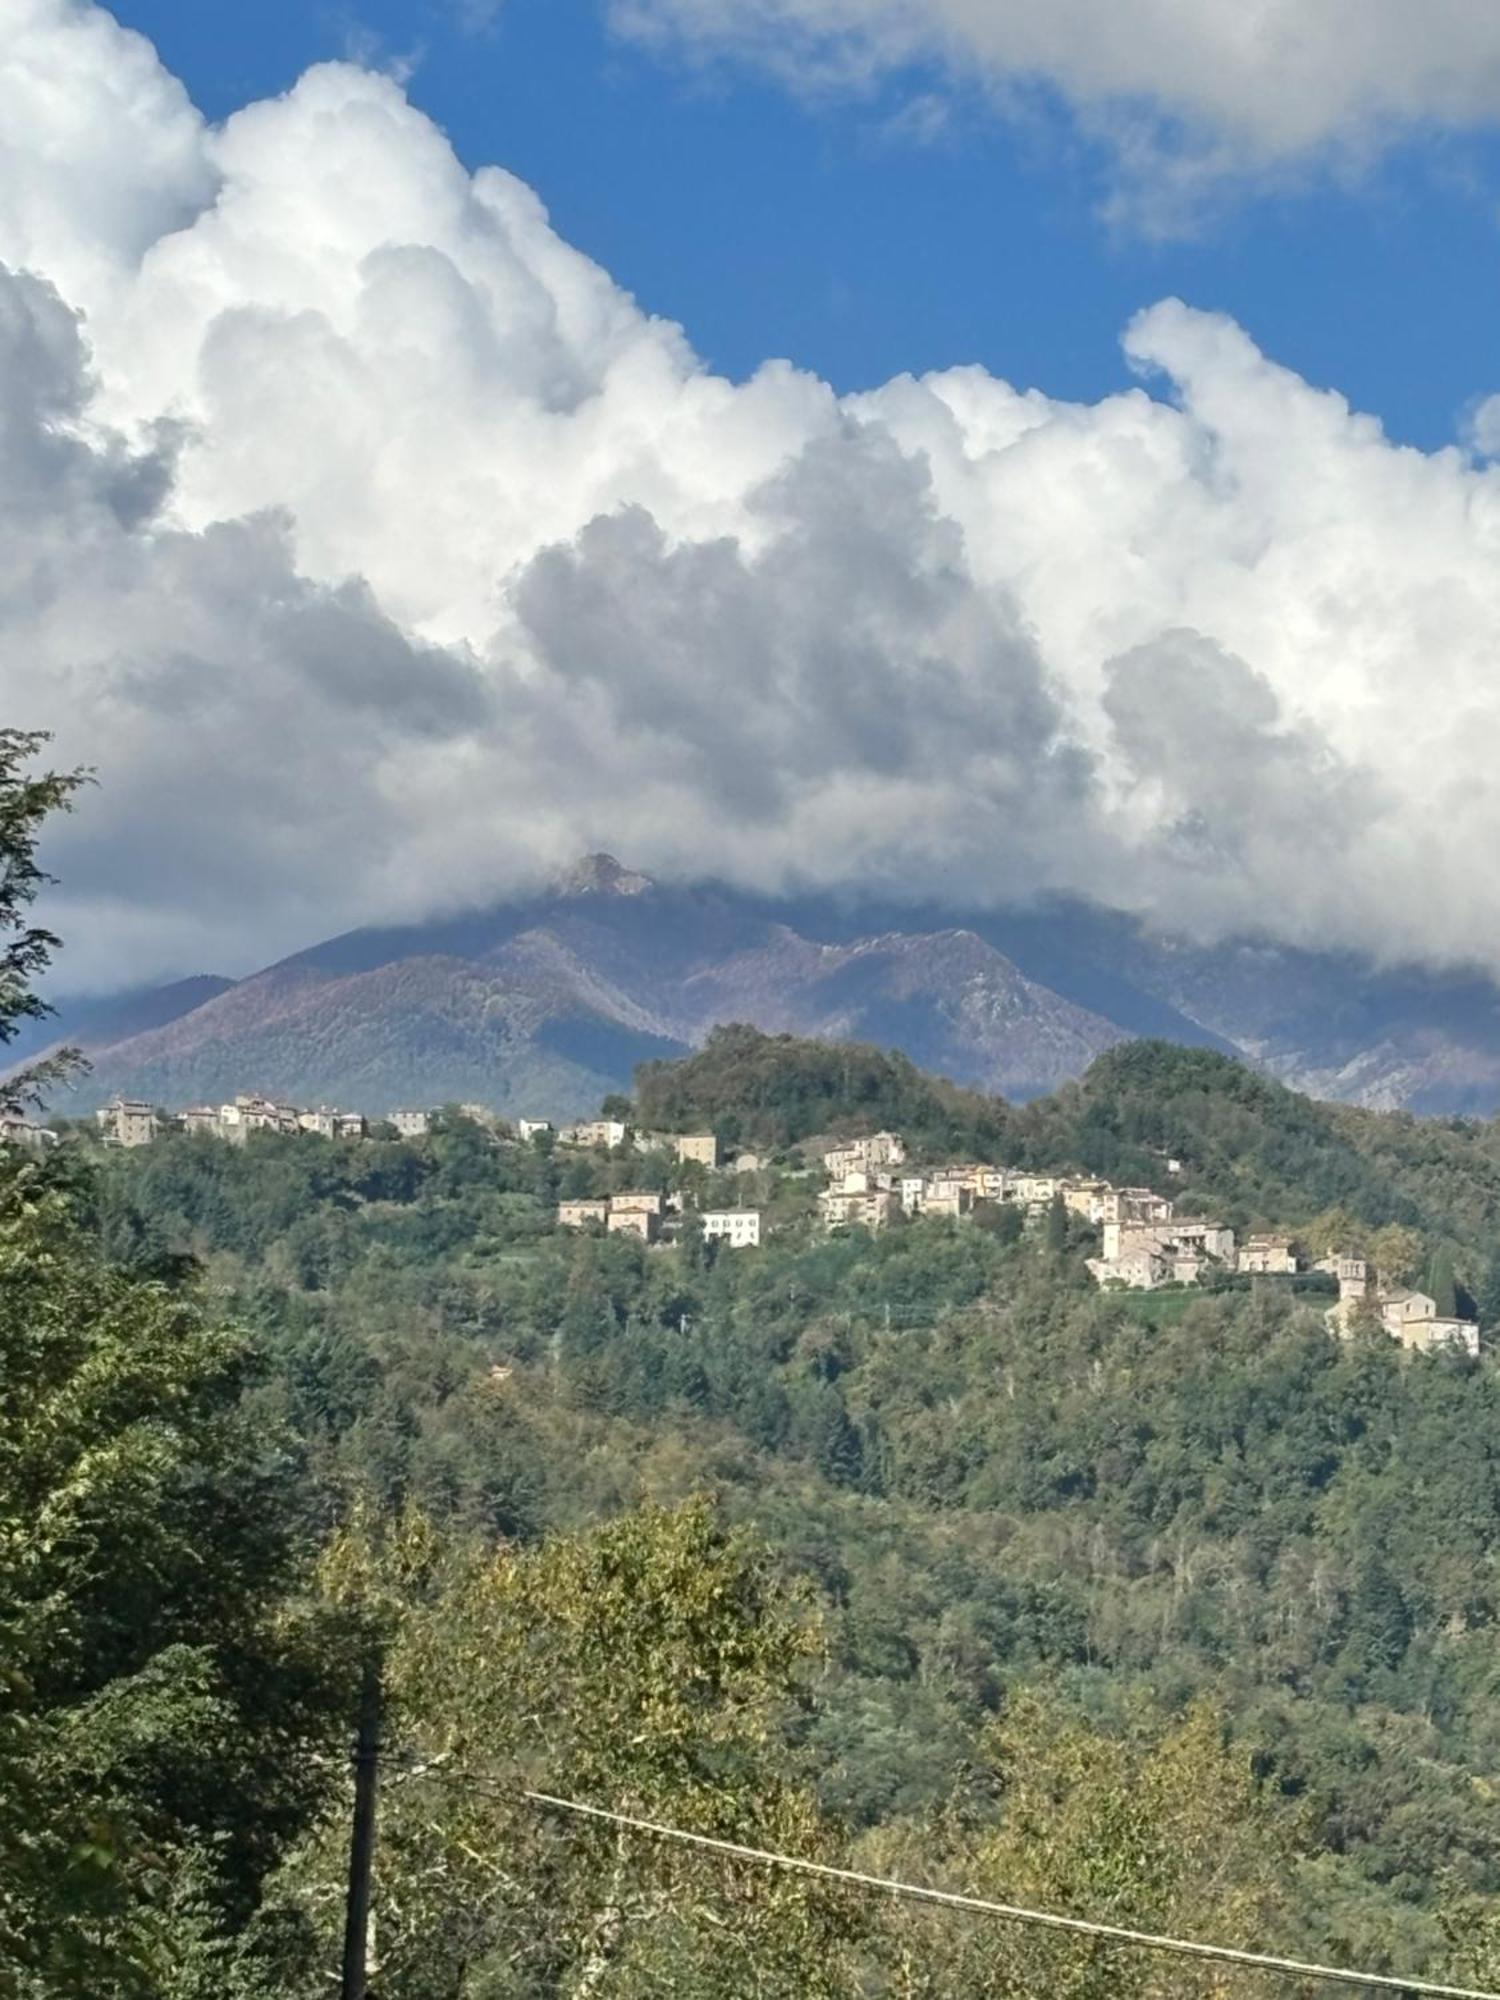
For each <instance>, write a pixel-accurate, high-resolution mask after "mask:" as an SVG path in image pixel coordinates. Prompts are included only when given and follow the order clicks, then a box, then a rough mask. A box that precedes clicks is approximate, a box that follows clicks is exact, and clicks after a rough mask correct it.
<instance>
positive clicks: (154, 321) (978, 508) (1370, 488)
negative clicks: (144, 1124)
mask: <svg viewBox="0 0 1500 2000" xmlns="http://www.w3.org/2000/svg"><path fill="white" fill-rule="evenodd" d="M0 24H3V27H4V31H5V32H4V34H3V36H0V135H3V140H0V144H3V147H4V148H5V156H4V160H3V171H0V263H3V264H4V265H5V266H6V267H8V268H7V270H6V272H5V275H4V277H3V279H0V687H3V711H4V713H5V714H6V716H7V717H8V718H9V719H11V720H12V721H14V722H15V723H18V724H24V725H27V726H38V725H40V726H46V727H50V728H53V729H54V730H55V731H56V732H57V735H58V749H59V754H60V755H61V756H63V757H65V758H67V759H69V760H81V761H86V762H89V763H92V764H94V765H96V766H97V767H98V771H99V776H100V784H99V786H98V788H97V789H96V790H94V791H92V792H91V793H90V794H89V795H88V796H87V798H86V799H85V800H84V802H83V804H82V805H81V807H80V810H79V812H78V813H77V815H76V816H75V817H74V819H73V820H71V821H70V822H68V823H67V825H66V826H65V827H64V828H62V829H61V830H60V831H59V834H58V835H57V837H56V838H55V839H54V840H53V842H52V843H51V847H50V851H49V859H50V861H51V864H52V866H53V867H54V869H55V870H56V872H58V873H59V874H60V875H61V876H62V877H63V878H64V883H65V889H64V892H63V895H62V898H61V901H60V905H59V907H58V908H57V910H56V911H55V913H54V914H55V919H56V921H57V923H58V925H59V927H60V928H61V929H62V930H63V932H64V934H65V935H66V937H67V938H68V942H69V951H68V965H67V969H68V975H69V978H70V981H72V982H75V983H76V982H78V981H82V980H87V981H88V982H91V983H94V984H115V985H117V984H123V983H125V982H126V981H127V980H128V979H132V978H139V977H147V976H153V975H156V974H159V973H166V972H175V971H183V970H195V969H199V968H206V967H215V968H221V969H228V970H236V969H241V968H244V967H246V966H248V965H251V964H253V963H255V962H258V961H261V960H263V959H265V958H266V957H268V956H270V955H272V954H274V953H277V952H279V951H283V950H289V949H292V948H294V947H296V946H297V945H299V944H301V943H304V942H307V941H309V940H310V939H312V938H315V937H317V936H320V935H325V934H327V933H328V932H330V931H334V930H337V929H340V928H343V927H346V926H348V925H352V924H355V923H359V922H362V921H370V920H377V919H397V918H405V917H415V916H420V915H423V914H426V913H428V912H430V911H432V910H434V909H438V908H452V907H455V906H458V905H461V904H464V903H466V902H472V901H478V900H482V899H485V898H488V897H492V896H495V895H499V894H503V893H505V892H507V891H510V890H512V889H515V888H518V887H520V886H522V885H524V884H530V883H534V882H535V881H536V880H537V879H538V878H539V877H540V876H541V875H543V874H544V873H546V872H548V871H550V870H551V869H553V868H555V867H557V866H558V865H560V864H562V863H563V862H565V861H566V860H568V859H570V858H571V857H572V856H573V855H575V854H576V853H578V852H579V851H580V850H583V849H586V848H591V847H598V846H607V847H611V848H613V849H614V850H615V851H617V852H619V853H621V854H622V855H624V856H625V857H626V858H627V859H628V860H629V861H630V862H632V863H633V864H635V865H637V866H643V867H647V868H650V869H652V870H655V871H657V872H660V873H663V874H667V875H678V876H702V875H705V874H719V875H723V876H726V877H728V878H730V879H733V880H735V881H738V882H740V883H743V884H746V885H753V886H756V887H762V888H776V887H792V886H798V887H802V886H814V885H819V886H831V885H841V886H852V887H860V886H864V887H869V888H872V889H873V888H878V889H879V890H881V891H882V892H883V893H887V894H889V893H892V892H896V893H903V894H908V895H910V896H911V897H913V898H914V899H917V898H940V899H949V900H951V901H952V902H954V903H958V904H962V903H972V902H975V901H986V900H988V901H991V902H996V903H999V902H1005V901H1011V900H1015V899H1019V898H1024V897H1028V896H1033V895H1037V894H1041V893H1048V892H1054V891H1060V892H1066V893H1078V894H1084V895H1089V896H1093V897H1095V898H1097V899H1099V900H1101V901H1104V902H1107V903H1110V904H1112V905H1114V906H1117V907H1120V908H1126V909H1131V910H1136V911H1139V912H1142V913H1143V914H1145V915H1146V916H1148V917H1149V918H1151V919H1152V920H1153V921H1156V922H1158V923H1160V924H1161V925H1163V926H1166V927H1169V928H1180V929H1184V930H1189V931H1192V932H1194V933H1195V934H1198V935H1203V936H1214V935H1221V934H1227V933H1232V932H1237V931H1246V930H1250V931H1256V932H1259V933H1263V934H1268V935H1271V936H1273V937H1276V938H1278V939H1282V940H1286V941H1292V942H1303V943H1320V944H1328V945H1338V946H1348V947H1353V948H1356V949H1365V950H1369V951H1372V952H1375V953H1377V954H1378V955H1381V956H1383V957H1385V958H1388V959H1395V958H1401V957H1408V958H1419V959H1423V960H1426V961H1429V962H1449V961H1465V960H1471V959H1475V958H1478V959H1481V960H1483V962H1485V963H1486V964H1488V965H1490V966H1491V967H1493V968H1495V969H1500V872H1497V871H1496V870H1495V869H1494V868H1493V866H1492V865H1491V863H1490V855H1491V853H1492V852H1493V851H1494V849H1495V847H1496V844H1497V841H1500V790H1497V788H1496V787H1494V786H1493V784H1492V783H1491V779H1490V773H1491V769H1492V767H1493V765H1494V763H1495V760H1496V753H1497V750H1500V685H1497V650H1500V560H1497V558H1500V470H1496V469H1495V468H1494V467H1492V466H1491V465H1490V464H1489V463H1488V461H1487V460H1486V459H1485V458H1483V457H1482V456H1476V455H1472V454H1470V453H1468V452H1465V451H1460V450H1459V449H1458V448H1456V447H1455V448H1453V449H1451V450H1448V451H1444V452H1439V453H1437V454H1433V455H1424V454H1422V453H1419V452H1416V451H1412V450H1407V449H1402V448H1398V447H1396V446H1393V445H1392V444H1391V443H1389V442H1388V441H1387V440H1386V439H1385V438H1384V437H1383V435H1382V433H1381V431H1380V428H1379V426H1378V424H1376V423H1375V422H1374V421H1372V420H1371V419H1370V418H1368V417H1365V416H1361V415H1359V414H1357V413H1354V412H1351V411H1350V409H1349V408H1348V407H1347V405H1346V404H1345V403H1344V402H1343V401H1342V400H1341V399H1340V398H1339V397H1338V396H1336V395H1333V394H1330V393H1327V392H1325V391H1320V390H1317V389H1314V388H1312V387H1310V386H1309V385H1308V384H1306V383H1305V382H1303V381H1301V380H1299V379H1298V378H1297V377H1296V376H1294V375H1292V374H1289V373H1288V372H1287V371H1285V370H1283V369H1280V368H1278V367H1277V366H1276V365H1275V364H1274V363H1273V362H1272V361H1270V360H1268V359H1267V358H1266V357H1265V356H1263V355H1262V354H1260V353H1259V352H1258V351H1257V350H1256V348H1255V347H1254V346H1253V345H1252V343H1251V342H1250V341H1249V340H1248V339H1247V337H1246V336H1245V334H1244V333H1243V332H1241V331H1240V330H1239V329H1238V328H1237V327H1235V326H1234V325H1232V324H1231V323H1229V322H1228V321H1226V320H1223V319H1221V318H1216V317H1213V316H1211V315H1206V314H1203V313H1199V312H1194V311H1192V310H1190V309H1189V308H1188V307H1186V306H1184V305H1182V304H1179V303H1176V302H1173V301H1168V302H1165V303H1163V304H1160V305H1158V306H1155V307H1153V308H1152V309H1151V310H1150V311H1148V312H1146V313H1144V314H1142V315H1141V316H1140V317H1139V318H1138V319H1137V320H1136V321H1135V322H1134V323H1133V324H1132V325H1131V327H1130V328H1129V329H1128V331H1127V333H1126V349H1127V353H1128V355H1129V357H1130V359H1131V361H1132V363H1133V364H1134V365H1135V367H1136V368H1137V369H1138V371H1139V373H1140V386H1139V387H1137V388H1134V389H1132V390H1130V391H1129V392H1128V393H1125V394H1122V395H1119V396H1114V397H1111V398H1109V399H1107V400H1105V401H1104V402H1101V403H1099V404H1096V405H1091V406H1084V405H1076V404H1067V403H1061V402H1055V401H1051V400H1049V399H1048V398H1047V397H1045V396H1044V395H1041V394H1038V393H1035V392H1029V393H1022V392H1019V391H1017V390H1016V389H1014V388H1012V387H1010V386H1009V385H1007V384H1006V383H1004V382H1002V381H998V380H995V379H994V378H992V377H991V376H989V375H987V374H985V373H984V372H982V371H980V370H977V369H958V370H952V371H949V372H946V373H939V374H935V375H931V376H928V377H926V378H924V379H922V380H920V381H917V380H912V379H909V378H903V379H899V380H896V381H893V382H891V383H888V384H887V385H885V386H884V387H883V388H881V389H879V390H877V391H875V392H874V393H871V394H866V395H861V396H857V397H852V398H845V399H840V398H838V397H837V396H835V395H834V394H833V392H832V391H831V390H830V389H829V388H828V386H827V385H826V384H824V383H822V382H820V381H818V380H816V379H815V378H813V377H811V376H809V375H807V374H804V373H800V372H799V371H797V370H796V369H795V368H792V367H790V366H788V365H787V364H785V363H782V362H770V363H768V364H767V365H766V366H765V367H764V368H762V369H761V370H760V371H759V372H758V373H757V374H756V375H755V376H754V377H753V378H752V379H751V380H749V381H747V382H744V383H739V384H736V383H730V382H728V381H725V380H723V379H722V378H719V377H717V376H714V375H712V374H711V373H709V372H708V371H707V370H705V369H704V368H703V366H702V365H701V364H700V363H699V362H698V360H697V359H696V357H695V356H694V354H693V352H692V350H691V348H690V346H689V344H688V342H687V340H686V338H685V337H684V335H683V333H682V331H681V330H680V329H679V328H677V327H675V326H672V325H670V324H667V323H665V322H663V321H661V320H657V319H653V318H652V317H650V315H649V314H648V313H647V312H645V311H644V310H642V308H641V307H640V306H638V305H637V304H636V302H635V301H633V300H632V299H631V298H629V297H628V296H627V295H626V294H624V293H623V292H622V291H621V290H620V289H619V288H618V287H617V286H616V285H615V284H613V283H612V282H611V280H610V278H609V277H608V275H607V274H606V273H604V272H603V271H601V270H600V269H599V268H598V267H597V266H595V265H594V264H592V263H590V262H589V261H588V260H587V259H586V258H584V257H582V256H580V255H579V254H578V253H577V252H576V251H574V250H573V249H571V248H570V247H569V246H568V245H567V244H565V243H563V242H562V241H561V240H560V239H559V238H558V237H557V236H556V234H555V233H554V232H553V231H552V229H551V228H550V226H549V224H548V222H547V218H546V215H545V212H544V210H543V209H542V206H541V204H540V203H539V201H538V200H537V198H536V196H535V195H534V194H533V193H532V192H531V191H530V190H529V189H528V188H526V187H525V186H523V185H522V184H521V183H520V182H518V181H517V180H515V179H514V178H513V177H511V176H510V175H508V174H505V173H503V172H501V171H499V170H498V169H495V168H487V169H485V170H484V171H482V172H480V173H479V174H477V175H473V176H470V175H468V174H467V173H466V172H465V171H464V169H463V168H462V167H461V165H460V164H459V162H458V161H457V160H456V159H455V157H454V155H453V154H452V152H451V150H450V149H449V147H448V145H447V143H446V141H445V140H444V139H443V137H442V135H441V134H440V133H439V132H438V131H437V130H436V129H435V128H434V126H433V125H432V124H431V123H430V122H429V121H428V120H427V119H425V118H424V117H423V116H422V115H421V114H420V113H419V112H418V111H417V110H415V109H414V108H413V107H412V106H411V104H410V103H409V102H407V100H406V99H405V97H404V96H403V94H402V92H401V90H400V89H399V88H398V87H397V85H396V84H395V83H394V82H392V81H391V79H390V78H388V77H385V76H380V75H374V74H370V73H368V72H365V71H362V70H360V69H358V68H356V67H353V66H349V65H327V66H323V67H320V68H317V69H314V70H312V71H310V72H309V73H308V74H307V75H306V76H304V77H303V78H302V80H301V81H300V82H299V83H298V84H297V86H296V87H295V89H293V90H292V91H291V92H290V93H289V94H288V95H287V96H285V97H283V98H279V99H277V100H275V101H272V102H265V103H258V104H253V105H250V106H248V107H247V108H246V109H245V110H243V111H242V112H240V113H238V114H237V115H236V116H235V117H233V118H231V119H230V120H229V121H228V123H227V124H226V125H224V126H223V127H222V128H214V127H210V126H208V125H206V124H205V123H204V122H203V121H202V120H201V119H200V118H199V117H198V116H197V114H196V113H195V112H194V110H193V108H192V107H191V105H190V104H189V103H188V102H187V100H186V98H185V97H184V95H183V93H182V92H181V90H180V89H179V88H178V86H177V85H176V84H175V83H174V82H173V81H172V80H171V79H170V78H169V77H167V76H166V75H165V74H164V73H163V72H162V70H161V68H160V66H159V64H158V63H157V61H156V58H155V56H154V54H153V52H152V51H151V49H150V48H149V46H148V45H147V44H146V43H144V42H143V41H141V40H140V39H139V38H138V37H136V36H133V35H129V34H126V33H124V32H123V31H122V30H120V29H119V28H118V27H117V26H116V24H115V23H114V22H113V21H112V20H111V19H110V18H109V17H108V16H107V15H106V14H104V13H102V12H100V11H99V10H98V9H96V8H93V7H90V6H86V5H83V4H79V0H0ZM1480 429H1482V427H1476V438H1477V437H1478V436H1479V430H1480ZM1479 441H1480V442H1483V440H1482V438H1481V439H1479Z"/></svg>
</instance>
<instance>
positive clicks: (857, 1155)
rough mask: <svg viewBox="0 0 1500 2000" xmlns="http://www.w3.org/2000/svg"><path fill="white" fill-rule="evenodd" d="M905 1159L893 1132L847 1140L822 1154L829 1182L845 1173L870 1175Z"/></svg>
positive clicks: (899, 1142) (900, 1144)
mask: <svg viewBox="0 0 1500 2000" xmlns="http://www.w3.org/2000/svg"><path fill="white" fill-rule="evenodd" d="M905 1158H906V1144H905V1142H904V1140H902V1139H901V1137H900V1136H899V1135H898V1134H897V1133H895V1132H871V1133H870V1134H869V1135H868V1136H867V1137H865V1138H863V1139H849V1140H846V1142H845V1143H844V1144H843V1145H842V1146H834V1147H832V1148H830V1150H829V1151H828V1152H826V1153H825V1154H824V1155H823V1166H824V1170H825V1171H826V1173H827V1175H828V1178H829V1179H830V1180H831V1181H841V1180H842V1179H843V1178H844V1176H845V1175H846V1174H857V1173H871V1172H873V1171H874V1169H875V1168H877V1167H899V1166H900V1165H901V1163H902V1161H903V1160H904V1159H905Z"/></svg>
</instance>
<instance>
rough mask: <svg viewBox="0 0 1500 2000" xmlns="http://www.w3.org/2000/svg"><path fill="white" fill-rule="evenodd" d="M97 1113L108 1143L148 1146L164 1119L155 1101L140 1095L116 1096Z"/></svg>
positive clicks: (109, 1144)
mask: <svg viewBox="0 0 1500 2000" xmlns="http://www.w3.org/2000/svg"><path fill="white" fill-rule="evenodd" d="M95 1116H96V1118H97V1120H98V1124H99V1129H100V1131H101V1132H102V1133H103V1134H104V1142H105V1144H106V1145H108V1146H149V1145H150V1144H151V1142H152V1140H153V1139H154V1138H155V1137H156V1134H157V1129H158V1127H159V1125H160V1123H161V1120H160V1119H159V1118H158V1117H157V1115H156V1107H155V1105H153V1104H147V1103H146V1102H145V1101H144V1099H142V1098H138V1097H116V1098H113V1099H112V1100H111V1101H110V1102H109V1103H108V1104H106V1105H105V1107H104V1109H103V1110H102V1111H99V1112H96V1113H95Z"/></svg>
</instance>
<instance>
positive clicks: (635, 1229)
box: [604, 1203, 661, 1243]
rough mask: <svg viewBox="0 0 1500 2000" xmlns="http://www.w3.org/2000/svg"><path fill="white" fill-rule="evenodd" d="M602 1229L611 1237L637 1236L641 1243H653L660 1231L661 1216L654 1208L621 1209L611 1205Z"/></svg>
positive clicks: (616, 1204)
mask: <svg viewBox="0 0 1500 2000" xmlns="http://www.w3.org/2000/svg"><path fill="white" fill-rule="evenodd" d="M604 1227H605V1229H606V1230H607V1231H608V1233H609V1234H610V1235H611V1236H638V1237H639V1238H640V1239H641V1241H642V1242H643V1243H654V1242H655V1241H656V1238H657V1235H658V1233H659V1232H660V1230H661V1215H660V1212H659V1211H658V1210H657V1209H654V1208H621V1207H620V1206H619V1204H618V1203H611V1204H610V1210H609V1214H608V1216H607V1217H606V1219H605V1224H604Z"/></svg>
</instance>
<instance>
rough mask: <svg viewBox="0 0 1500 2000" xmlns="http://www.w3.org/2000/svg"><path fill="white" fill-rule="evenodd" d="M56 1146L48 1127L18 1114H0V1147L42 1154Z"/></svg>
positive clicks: (55, 1139) (13, 1112)
mask: <svg viewBox="0 0 1500 2000" xmlns="http://www.w3.org/2000/svg"><path fill="white" fill-rule="evenodd" d="M56 1144H57V1134H56V1133H55V1132H54V1131H53V1130H52V1128H51V1126H50V1125H37V1124H34V1123H33V1122H32V1120H31V1119H29V1118H23V1117H22V1116H21V1115H20V1113H19V1112H16V1111H7V1112H3V1113H0V1146H22V1147H24V1148H25V1149H26V1151H27V1152H31V1153H44V1152H46V1151H48V1150H49V1148H51V1147H53V1146H55V1145H56Z"/></svg>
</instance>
